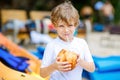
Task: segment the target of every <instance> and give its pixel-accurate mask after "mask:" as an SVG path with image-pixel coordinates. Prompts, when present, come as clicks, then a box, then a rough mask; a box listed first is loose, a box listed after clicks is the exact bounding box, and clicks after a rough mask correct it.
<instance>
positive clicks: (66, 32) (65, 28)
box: [55, 21, 76, 41]
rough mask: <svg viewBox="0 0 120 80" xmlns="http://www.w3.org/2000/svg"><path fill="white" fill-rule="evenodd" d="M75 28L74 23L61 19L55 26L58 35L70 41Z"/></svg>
mask: <svg viewBox="0 0 120 80" xmlns="http://www.w3.org/2000/svg"><path fill="white" fill-rule="evenodd" d="M75 28H76V27H75V26H74V23H72V22H71V24H66V23H65V22H63V21H59V22H58V25H57V26H56V27H55V29H56V31H57V33H58V36H59V37H60V38H61V39H62V40H64V41H71V40H72V39H73V36H74V32H75Z"/></svg>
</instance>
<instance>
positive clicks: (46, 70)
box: [40, 63, 57, 78]
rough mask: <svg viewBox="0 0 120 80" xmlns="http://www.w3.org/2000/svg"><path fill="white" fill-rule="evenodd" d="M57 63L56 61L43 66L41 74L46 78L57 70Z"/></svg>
mask: <svg viewBox="0 0 120 80" xmlns="http://www.w3.org/2000/svg"><path fill="white" fill-rule="evenodd" d="M56 65H57V64H56V63H53V64H51V65H50V66H48V67H44V68H41V69H40V76H41V77H44V78H45V77H47V76H49V75H50V74H51V73H52V72H53V71H55V70H56Z"/></svg>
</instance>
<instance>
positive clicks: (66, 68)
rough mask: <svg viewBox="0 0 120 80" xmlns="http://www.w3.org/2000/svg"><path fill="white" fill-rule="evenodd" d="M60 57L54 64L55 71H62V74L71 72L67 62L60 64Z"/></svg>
mask: <svg viewBox="0 0 120 80" xmlns="http://www.w3.org/2000/svg"><path fill="white" fill-rule="evenodd" d="M59 60H60V57H57V59H56V63H57V70H59V71H62V72H67V71H70V70H71V64H70V63H68V62H67V61H65V62H60V61H59Z"/></svg>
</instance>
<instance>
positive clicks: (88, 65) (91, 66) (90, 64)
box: [78, 59, 95, 72]
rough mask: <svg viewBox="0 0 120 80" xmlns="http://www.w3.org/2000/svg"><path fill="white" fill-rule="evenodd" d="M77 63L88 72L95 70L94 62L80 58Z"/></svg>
mask: <svg viewBox="0 0 120 80" xmlns="http://www.w3.org/2000/svg"><path fill="white" fill-rule="evenodd" d="M78 64H79V65H80V66H81V67H83V68H84V69H85V70H87V71H88V72H94V70H95V65H94V62H87V61H84V60H82V59H79V61H78Z"/></svg>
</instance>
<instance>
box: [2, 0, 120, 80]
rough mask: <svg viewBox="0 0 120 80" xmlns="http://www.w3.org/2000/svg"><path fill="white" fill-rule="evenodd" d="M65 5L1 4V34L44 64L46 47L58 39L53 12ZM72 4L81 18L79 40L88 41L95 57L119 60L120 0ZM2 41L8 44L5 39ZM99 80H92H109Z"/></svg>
mask: <svg viewBox="0 0 120 80" xmlns="http://www.w3.org/2000/svg"><path fill="white" fill-rule="evenodd" d="M64 1H65V0H0V32H1V33H0V34H2V35H4V36H5V37H6V38H7V39H8V40H10V41H12V42H13V43H14V44H17V45H18V46H20V47H22V48H24V49H25V50H27V51H28V52H30V53H31V54H33V55H35V56H36V57H38V58H39V59H41V60H42V56H43V52H44V48H45V46H46V44H47V43H49V42H50V41H51V40H53V39H54V38H55V37H56V36H57V33H56V31H55V30H54V26H53V25H52V23H51V20H50V14H51V10H52V9H53V8H54V7H55V6H57V5H58V4H60V3H62V2H64ZM70 1H71V2H72V4H73V5H74V6H75V8H76V9H77V10H78V12H79V15H80V24H79V26H77V29H76V32H75V36H77V37H80V38H84V39H85V40H86V41H87V43H88V45H89V48H90V50H91V53H92V55H93V56H97V57H109V56H119V55H120V0H70ZM0 40H1V41H3V42H4V39H2V38H1V37H0ZM39 51H40V52H39ZM112 59H113V58H112ZM117 60H118V58H117ZM118 61H120V59H119V60H118ZM111 65H113V64H111ZM119 67H120V65H119ZM115 69H116V68H115ZM117 69H118V68H117ZM119 70H120V69H119ZM111 74H112V73H111ZM118 74H120V73H118ZM93 75H94V74H93ZM96 75H98V74H95V77H96ZM100 75H101V74H100ZM100 75H99V76H100ZM107 75H109V74H107ZM85 77H86V76H85ZM95 77H94V78H93V79H91V80H107V79H108V78H106V77H104V78H105V79H98V78H97V79H95ZM113 77H114V76H113ZM87 78H88V77H87ZM119 79H120V78H117V79H113V78H111V79H109V80H119ZM88 80H89V79H88Z"/></svg>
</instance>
